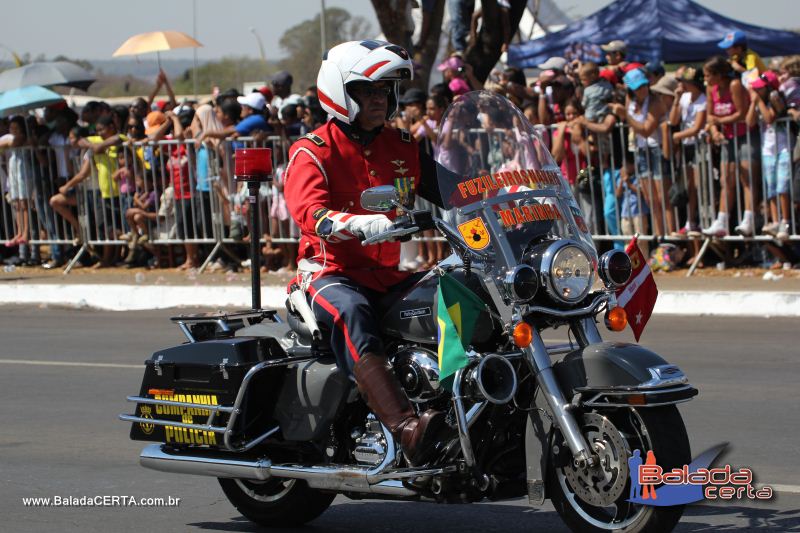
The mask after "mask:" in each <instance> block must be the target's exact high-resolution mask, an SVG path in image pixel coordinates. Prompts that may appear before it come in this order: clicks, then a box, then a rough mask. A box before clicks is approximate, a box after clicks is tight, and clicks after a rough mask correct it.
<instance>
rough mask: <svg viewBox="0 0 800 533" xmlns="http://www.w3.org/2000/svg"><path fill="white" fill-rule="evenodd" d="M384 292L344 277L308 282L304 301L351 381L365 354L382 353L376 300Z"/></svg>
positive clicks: (412, 280) (379, 311) (408, 281)
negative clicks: (355, 365) (326, 332)
mask: <svg viewBox="0 0 800 533" xmlns="http://www.w3.org/2000/svg"><path fill="white" fill-rule="evenodd" d="M416 279H419V277H417V276H413V277H412V279H409V280H406V281H403V282H402V283H400V284H399V285H396V286H395V287H392V288H390V290H389V292H390V293H394V292H397V291H400V290H402V289H405V288H406V287H409V286H410V285H411V284H413V282H414V281H415V280H416ZM385 296H386V294H385V293H381V292H378V291H374V290H372V289H368V288H366V287H363V286H361V285H359V284H358V283H356V282H354V281H353V280H351V279H349V278H347V277H345V276H337V275H331V276H324V277H322V278H319V279H316V280H314V281H312V282H311V286H310V287H309V289H308V298H309V303H310V305H311V309H312V311H314V316H315V317H316V319H317V321H318V322H319V323H320V325H325V326H327V328H328V329H329V330H330V332H331V349H332V350H333V353H334V355H335V356H336V364H337V365H338V366H339V368H341V369H342V370H344V371H345V372H347V375H348V376H350V377H351V378H352V376H353V365H354V364H355V362H356V361H358V358H359V357H360V356H362V355H364V354H366V353H378V354H380V353H384V351H383V342H382V341H381V337H380V319H381V316H383V315H382V313H383V310H382V309H380V300H381V299H382V298H384V297H385Z"/></svg>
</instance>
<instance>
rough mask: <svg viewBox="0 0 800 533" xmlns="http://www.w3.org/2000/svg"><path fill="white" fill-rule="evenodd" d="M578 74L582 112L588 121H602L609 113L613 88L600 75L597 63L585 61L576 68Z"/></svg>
mask: <svg viewBox="0 0 800 533" xmlns="http://www.w3.org/2000/svg"><path fill="white" fill-rule="evenodd" d="M578 76H579V77H580V80H581V85H583V99H582V100H581V105H583V109H584V114H585V116H586V120H587V121H588V122H594V123H602V122H603V121H604V120H605V118H606V117H607V116H608V115H610V114H611V108H610V107H609V106H608V104H610V103H611V100H612V98H613V97H614V88H613V87H612V86H611V84H610V83H608V81H606V80H605V79H603V78H601V77H600V69H599V68H598V67H597V63H592V62H591V61H587V62H586V63H583V64H582V65H581V66H580V68H579V69H578Z"/></svg>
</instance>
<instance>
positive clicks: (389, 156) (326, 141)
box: [284, 121, 420, 291]
mask: <svg viewBox="0 0 800 533" xmlns="http://www.w3.org/2000/svg"><path fill="white" fill-rule="evenodd" d="M285 176H286V181H285V185H284V195H285V197H286V205H287V206H288V208H289V213H291V215H292V218H293V219H294V221H295V222H296V223H297V225H298V226H299V227H300V230H301V232H302V234H301V236H300V247H299V254H298V261H299V260H300V259H304V258H305V259H313V261H315V262H317V263H319V264H321V265H324V269H323V272H322V274H320V275H322V276H324V275H329V274H341V275H344V276H347V277H348V278H350V279H352V280H353V281H355V282H356V283H359V284H361V285H363V286H365V287H368V288H370V289H375V290H378V291H385V290H386V288H387V287H389V286H391V285H394V284H396V283H399V282H400V281H402V280H403V279H405V277H406V276H407V275H408V274H409V273H408V272H401V271H399V270H398V269H397V267H398V264H399V262H400V243H399V242H384V243H381V244H373V245H369V246H362V245H361V242H360V241H359V240H358V239H349V240H342V241H324V240H323V239H322V237H320V236H319V235H318V234H317V233H316V229H317V222H318V221H319V219H320V216H321V215H323V214H324V213H325V212H326V210H330V211H334V212H345V213H352V214H354V215H368V214H372V215H374V214H375V213H372V212H370V211H366V210H364V209H362V208H361V201H360V199H361V192H362V191H364V190H365V189H368V188H370V187H375V186H378V185H394V186H395V187H398V188H399V189H405V190H408V189H411V190H415V189H417V188H418V187H419V179H420V162H419V149H418V146H417V143H416V141H415V140H414V139H413V138H412V137H411V135H410V134H409V133H408V132H407V131H403V130H395V129H391V128H383V129H382V130H381V132H380V133H378V135H377V136H376V137H375V138H374V139H373V140H372V142H370V143H369V144H367V145H366V146H364V145H362V144H360V143H358V142H356V141H354V140H352V139H350V138H349V137H348V136H347V135H346V134H345V132H344V131H342V129H341V128H340V127H339V126H337V125H336V124H335V123H334V122H333V121H328V122H327V123H326V124H325V125H323V126H321V127H320V128H317V129H316V130H315V131H314V132H313V134H309V135H308V136H306V137H303V138H301V139H299V140H298V141H297V142H295V143H294V144H293V145H292V147H291V148H290V149H289V164H288V166H287V169H286V174H285ZM386 216H388V217H389V219H392V220H393V219H394V218H395V217H396V216H397V213H396V212H394V211H392V212H390V213H386ZM323 245H324V249H323Z"/></svg>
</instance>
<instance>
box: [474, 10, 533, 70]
mask: <svg viewBox="0 0 800 533" xmlns="http://www.w3.org/2000/svg"><path fill="white" fill-rule="evenodd" d="M510 4H511V9H509V12H508V19H509V20H508V23H509V25H510V26H511V35H512V36H513V35H514V34H515V33H516V32H517V29H518V28H519V21H520V20H522V15H523V13H524V12H525V7H526V5H527V1H526V0H510ZM481 6H482V8H483V20H482V21H481V31H480V32H479V33H478V38H477V39H476V40H475V42H474V43H470V45H469V46H468V47H467V49H466V51H465V54H464V59H465V60H466V61H467V63H469V64H470V65H472V68H473V69H474V71H475V77H476V78H478V79H479V80H481V81H486V78H488V77H489V73H491V71H492V68H494V66H495V65H496V64H497V60H498V59H500V54H501V53H502V47H503V31H502V29H501V28H502V27H503V19H502V16H503V14H502V12H501V9H500V7H499V6H498V5H497V0H484V1H483V2H482V3H481Z"/></svg>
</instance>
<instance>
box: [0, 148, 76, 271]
mask: <svg viewBox="0 0 800 533" xmlns="http://www.w3.org/2000/svg"><path fill="white" fill-rule="evenodd" d="M76 156H77V153H76V152H75V151H74V150H73V149H72V148H71V147H69V146H41V147H38V146H37V147H33V146H24V147H17V148H5V149H2V150H0V196H1V197H2V201H0V240H2V242H1V243H0V244H6V245H8V246H12V245H17V244H19V246H20V257H21V258H22V259H28V260H33V259H38V258H39V257H40V255H39V246H40V245H49V246H50V254H51V256H53V257H56V258H61V257H62V256H63V254H65V253H66V250H65V248H66V247H67V246H71V245H72V244H73V243H74V241H75V239H76V238H77V236H78V234H77V231H76V230H75V229H74V228H73V226H72V225H71V224H69V223H68V222H67V220H66V219H65V218H64V217H62V216H60V215H59V214H58V213H57V212H55V211H54V210H53V209H52V208H51V206H50V203H49V202H50V198H51V197H53V196H54V195H55V194H56V193H58V189H59V187H60V186H62V185H63V184H64V183H66V180H67V179H68V178H69V177H70V176H72V175H73V173H74V171H75V166H76ZM15 237H19V239H15Z"/></svg>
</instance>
